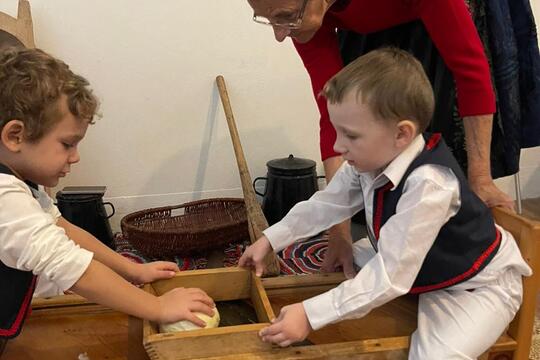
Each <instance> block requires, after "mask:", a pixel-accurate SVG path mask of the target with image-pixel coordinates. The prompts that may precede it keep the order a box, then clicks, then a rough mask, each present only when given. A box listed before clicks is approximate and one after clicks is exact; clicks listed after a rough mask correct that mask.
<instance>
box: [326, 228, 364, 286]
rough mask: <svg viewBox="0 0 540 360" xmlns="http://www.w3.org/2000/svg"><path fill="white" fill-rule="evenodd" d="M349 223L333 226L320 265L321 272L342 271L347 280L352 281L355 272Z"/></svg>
mask: <svg viewBox="0 0 540 360" xmlns="http://www.w3.org/2000/svg"><path fill="white" fill-rule="evenodd" d="M350 229H351V228H350V221H347V222H344V223H341V224H338V225H335V226H334V227H332V228H331V229H330V231H329V234H328V235H329V237H330V238H329V240H328V249H327V250H326V254H325V255H324V259H323V262H322V265H321V271H322V272H335V271H341V270H343V274H345V277H347V279H352V278H353V277H354V276H355V275H356V272H355V271H354V266H353V251H352V236H351V230H350Z"/></svg>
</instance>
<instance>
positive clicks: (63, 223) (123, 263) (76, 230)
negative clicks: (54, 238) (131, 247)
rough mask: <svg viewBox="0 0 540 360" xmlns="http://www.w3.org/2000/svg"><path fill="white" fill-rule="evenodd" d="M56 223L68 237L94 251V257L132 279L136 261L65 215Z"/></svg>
mask: <svg viewBox="0 0 540 360" xmlns="http://www.w3.org/2000/svg"><path fill="white" fill-rule="evenodd" d="M56 225H58V226H60V227H61V228H62V229H64V230H65V231H66V235H67V237H68V238H70V239H71V240H73V242H75V243H76V244H78V245H79V246H80V247H82V248H83V249H86V250H88V251H91V252H93V253H94V259H96V260H97V261H99V262H101V263H102V264H105V265H106V266H108V267H109V268H111V269H112V270H114V271H116V272H117V273H118V274H120V275H122V276H123V277H124V278H125V279H130V274H131V272H132V267H133V266H134V265H135V263H133V262H131V261H129V260H128V259H126V258H125V257H123V256H122V255H120V254H118V253H116V252H114V251H112V250H111V249H110V248H109V247H107V246H105V245H104V244H103V243H102V242H101V241H99V240H98V239H96V238H95V237H94V236H93V235H92V234H90V233H89V232H87V231H86V230H84V229H81V228H80V227H78V226H76V225H73V224H72V223H70V222H69V221H67V220H66V219H64V218H63V217H60V218H58V220H57V221H56Z"/></svg>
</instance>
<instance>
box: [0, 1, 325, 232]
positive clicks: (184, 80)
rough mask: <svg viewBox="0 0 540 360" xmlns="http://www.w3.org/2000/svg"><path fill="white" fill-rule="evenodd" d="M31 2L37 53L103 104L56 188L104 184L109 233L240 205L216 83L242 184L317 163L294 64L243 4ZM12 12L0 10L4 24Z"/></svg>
mask: <svg viewBox="0 0 540 360" xmlns="http://www.w3.org/2000/svg"><path fill="white" fill-rule="evenodd" d="M30 3H31V6H32V15H33V19H34V32H35V38H36V46H38V47H41V48H43V49H45V50H46V51H49V52H50V53H52V54H54V55H56V56H58V57H59V58H61V59H63V60H64V61H66V62H67V63H68V64H70V65H71V66H72V68H73V69H74V70H75V71H77V72H79V73H81V74H82V75H84V76H86V77H87V78H88V79H89V80H90V82H91V83H92V85H93V88H94V89H95V92H96V93H97V94H98V96H99V97H100V99H101V100H102V102H103V104H102V108H101V112H102V113H103V118H102V119H101V120H98V121H97V122H96V124H95V125H93V126H92V127H91V128H90V129H89V131H88V134H87V137H86V138H85V140H84V141H83V142H82V143H81V158H82V160H81V162H80V163H79V164H77V165H76V166H75V167H74V168H73V172H72V173H71V174H70V176H68V177H67V178H66V179H65V180H64V181H62V183H61V184H60V185H59V187H58V188H59V189H61V188H62V187H63V186H66V185H75V184H77V185H107V188H108V190H107V194H106V196H107V198H108V199H109V200H110V201H112V202H113V203H114V204H115V206H116V209H117V215H116V216H115V217H114V218H113V219H112V220H113V225H115V227H117V224H118V222H119V220H120V218H121V216H123V215H124V214H126V213H129V212H131V211H134V210H137V209H143V208H148V207H153V206H163V205H168V204H179V203H183V202H186V201H191V200H193V199H199V198H208V197H220V196H242V191H241V185H240V178H239V175H238V171H237V167H236V160H235V156H234V153H233V149H232V143H231V140H230V136H229V132H228V129H227V123H226V120H225V117H224V114H223V110H222V107H221V103H220V100H219V95H218V92H217V89H216V86H215V84H214V79H215V77H216V75H218V74H223V75H224V77H225V79H226V82H227V85H228V90H229V95H230V99H231V103H232V106H233V110H234V114H235V117H236V122H237V126H238V131H239V133H240V136H241V139H242V143H243V147H244V152H245V155H246V158H247V161H248V164H249V167H250V171H251V174H252V177H253V178H255V176H262V175H264V174H265V173H266V161H267V160H270V159H274V158H278V157H285V156H287V155H289V153H292V154H294V155H295V156H298V157H306V158H311V159H313V160H318V159H319V150H318V141H317V139H318V125H317V121H316V119H318V113H317V110H316V107H315V103H314V100H313V99H312V95H311V88H310V85H309V79H308V76H307V74H306V72H305V71H304V70H303V65H302V63H301V61H300V60H299V58H298V56H297V55H296V53H295V52H294V49H293V47H292V45H291V44H290V43H286V44H278V43H277V42H275V41H274V40H273V35H272V34H271V29H270V28H267V27H265V26H262V25H257V24H255V23H253V22H252V21H251V16H252V13H251V10H250V8H249V6H248V5H247V2H246V1H245V0H226V1H225V0H204V1H187V0H159V1H147V0H114V1H111V0H93V1H80V0H79V1H74V0H54V1H50V0H30ZM16 7H17V0H2V1H1V2H0V11H5V12H7V13H9V14H11V15H13V16H15V14H16ZM320 169H321V170H320V171H321V172H322V168H321V167H320Z"/></svg>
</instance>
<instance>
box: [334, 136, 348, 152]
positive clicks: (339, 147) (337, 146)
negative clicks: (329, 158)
mask: <svg viewBox="0 0 540 360" xmlns="http://www.w3.org/2000/svg"><path fill="white" fill-rule="evenodd" d="M334 151H335V152H337V153H340V154H343V153H345V151H346V150H345V148H344V147H343V146H342V145H341V143H340V141H339V137H338V138H336V142H335V143H334Z"/></svg>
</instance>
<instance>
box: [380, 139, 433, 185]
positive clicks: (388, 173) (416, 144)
mask: <svg viewBox="0 0 540 360" xmlns="http://www.w3.org/2000/svg"><path fill="white" fill-rule="evenodd" d="M425 146H426V141H425V140H424V137H423V136H422V134H419V135H417V136H416V138H415V139H414V140H413V141H412V143H411V144H410V145H409V146H407V148H406V149H405V150H403V151H402V152H401V153H400V154H399V155H398V156H396V158H395V159H394V160H392V161H391V162H390V164H388V165H387V166H386V168H385V169H384V170H383V171H382V172H381V173H380V174H379V175H378V176H377V177H380V176H385V177H386V178H387V179H388V180H390V181H391V182H392V184H393V185H394V186H393V187H392V188H391V189H390V190H394V189H395V188H396V187H397V186H398V185H399V183H400V181H401V179H402V178H403V175H404V174H405V171H407V169H408V168H409V165H411V163H412V162H413V161H414V159H416V157H417V156H418V155H419V154H420V153H421V152H422V150H423V149H424V147H425Z"/></svg>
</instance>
